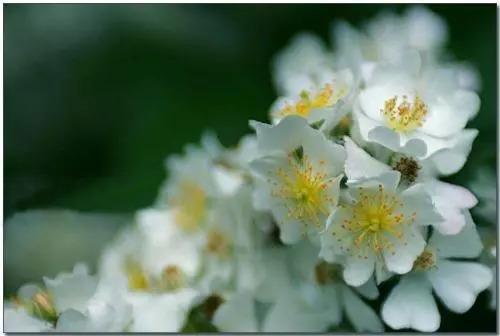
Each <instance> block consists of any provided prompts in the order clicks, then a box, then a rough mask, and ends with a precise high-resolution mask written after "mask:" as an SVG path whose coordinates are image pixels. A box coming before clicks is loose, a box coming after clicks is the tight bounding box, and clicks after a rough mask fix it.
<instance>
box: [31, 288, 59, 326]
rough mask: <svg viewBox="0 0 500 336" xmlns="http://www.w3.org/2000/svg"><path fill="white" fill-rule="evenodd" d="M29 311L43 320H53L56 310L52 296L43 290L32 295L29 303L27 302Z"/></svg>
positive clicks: (55, 318) (54, 319)
mask: <svg viewBox="0 0 500 336" xmlns="http://www.w3.org/2000/svg"><path fill="white" fill-rule="evenodd" d="M28 307H29V310H30V311H31V313H32V314H33V315H35V316H37V317H39V318H41V319H43V320H46V321H51V322H55V321H56V320H57V312H56V308H55V306H54V303H53V301H52V297H51V296H50V295H49V293H47V292H45V291H40V292H38V293H36V294H35V295H33V298H32V302H31V304H28Z"/></svg>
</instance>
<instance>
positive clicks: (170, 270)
mask: <svg viewBox="0 0 500 336" xmlns="http://www.w3.org/2000/svg"><path fill="white" fill-rule="evenodd" d="M161 287H162V289H164V290H167V291H175V290H177V289H179V288H182V287H184V274H183V272H182V270H181V269H180V268H179V267H178V266H176V265H168V266H167V267H165V269H164V270H163V272H162V274H161Z"/></svg>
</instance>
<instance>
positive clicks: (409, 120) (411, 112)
mask: <svg viewBox="0 0 500 336" xmlns="http://www.w3.org/2000/svg"><path fill="white" fill-rule="evenodd" d="M380 112H381V113H382V115H383V116H384V119H385V121H386V123H387V124H388V125H389V127H390V128H392V129H393V130H395V131H398V132H403V133H406V132H411V131H413V130H415V129H417V128H419V127H421V126H422V125H423V122H424V119H425V117H426V115H427V105H426V104H425V103H424V101H423V100H422V99H421V98H420V97H419V96H416V97H415V99H414V101H413V102H409V101H408V99H407V97H406V96H403V99H402V101H400V102H399V104H398V96H394V97H393V98H390V99H388V100H386V101H385V103H384V108H383V109H382V110H380Z"/></svg>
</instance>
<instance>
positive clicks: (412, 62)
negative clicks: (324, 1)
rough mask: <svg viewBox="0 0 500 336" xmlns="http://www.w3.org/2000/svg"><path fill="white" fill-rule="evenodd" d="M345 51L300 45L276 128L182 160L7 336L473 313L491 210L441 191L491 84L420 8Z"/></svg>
mask: <svg viewBox="0 0 500 336" xmlns="http://www.w3.org/2000/svg"><path fill="white" fill-rule="evenodd" d="M332 40H333V51H331V50H329V49H328V48H327V46H326V45H324V44H323V42H322V41H321V40H320V39H318V38H317V37H315V36H313V35H310V34H301V35H299V36H297V37H296V38H295V39H293V41H292V42H291V44H290V45H289V46H288V47H287V48H286V49H285V50H283V51H282V52H281V53H280V54H279V55H278V56H277V57H276V59H275V61H274V63H273V64H274V68H273V71H274V80H275V85H276V89H277V91H278V95H279V97H278V98H277V99H276V101H275V102H274V103H273V104H272V105H271V107H270V112H269V117H270V123H262V122H257V121H250V126H251V128H252V129H253V130H254V133H253V134H250V135H247V136H245V137H243V138H242V140H241V141H240V143H239V144H238V145H237V146H236V147H234V148H229V149H228V148H224V147H223V146H222V145H221V144H220V143H219V142H218V140H217V139H216V138H215V137H214V136H213V135H211V134H206V135H204V136H203V138H202V141H201V145H200V146H191V145H190V146H188V147H187V148H186V150H185V153H184V154H182V155H179V156H173V157H170V158H168V160H167V161H166V167H167V171H168V178H167V180H166V182H165V183H164V185H163V186H162V187H161V189H160V192H159V196H158V198H157V200H156V202H155V204H154V205H152V206H151V207H150V208H148V209H143V210H140V211H138V212H137V213H136V214H135V217H134V221H133V223H132V224H131V225H128V226H127V227H126V228H125V229H124V230H123V231H122V232H121V233H120V234H119V235H118V237H116V239H115V240H114V241H113V242H112V243H111V244H110V245H109V246H107V248H106V250H105V251H104V253H103V255H102V257H101V259H100V263H99V269H98V272H97V274H96V275H95V276H94V275H89V273H88V270H87V269H86V268H85V267H84V266H83V265H77V266H75V268H74V270H73V271H72V272H71V273H63V274H60V275H59V276H57V277H56V278H54V279H49V278H45V279H44V281H43V285H40V284H39V285H35V284H28V285H25V286H23V287H21V289H20V290H19V292H18V295H17V296H16V297H15V298H13V299H12V300H11V301H9V302H8V303H7V304H6V306H5V323H6V330H8V331H54V330H55V331H133V332H146V331H164V332H165V331H170V332H178V331H187V332H189V331H213V330H218V331H224V332H321V331H334V330H348V329H349V328H352V329H353V330H355V331H357V332H380V331H383V330H384V328H386V327H385V325H386V326H389V327H390V328H392V329H403V328H412V329H415V330H418V331H426V332H430V331H436V330H437V329H438V328H439V326H440V314H439V310H438V305H437V303H436V298H435V297H434V295H433V293H434V294H435V296H436V297H437V298H438V299H439V300H440V301H441V302H442V303H443V304H444V306H445V307H446V308H448V309H449V310H451V311H453V312H455V313H464V312H466V311H467V310H469V309H470V308H471V307H472V305H473V304H474V302H475V300H476V297H477V295H478V294H479V293H480V292H481V291H483V290H486V289H487V288H489V287H491V288H494V287H495V284H494V281H493V271H492V269H491V268H490V266H488V265H494V264H495V263H496V262H495V261H494V258H495V256H496V255H493V254H492V255H490V261H484V260H483V259H484V258H481V259H478V258H479V256H480V255H481V253H482V250H483V243H482V240H481V238H480V235H479V233H478V230H477V228H476V225H475V223H474V222H473V220H472V217H471V215H470V214H469V210H470V209H472V208H473V207H474V206H475V205H476V203H477V199H476V197H475V196H474V195H473V194H472V193H471V192H470V191H468V190H467V189H465V188H464V187H462V186H458V185H453V184H450V183H447V182H444V181H442V180H440V178H441V177H444V176H448V175H451V174H454V173H456V172H457V171H459V170H460V169H461V168H462V167H463V165H464V164H465V162H466V161H467V157H468V155H469V152H470V150H471V146H472V143H473V141H474V139H475V137H476V136H477V133H478V132H477V130H475V129H469V128H466V126H467V123H468V121H469V120H470V119H472V118H473V117H474V116H475V115H476V113H477V112H478V110H479V105H480V100H479V97H478V95H477V93H476V92H475V91H477V90H478V89H479V80H478V76H477V74H476V73H475V71H474V69H473V68H471V67H470V66H468V65H467V64H465V63H457V62H450V61H445V59H447V58H445V57H444V47H445V43H446V40H447V28H446V25H445V23H444V21H443V20H442V19H441V18H439V17H437V16H436V15H435V14H434V13H432V12H430V11H428V10H427V9H425V8H422V7H412V8H410V9H408V10H407V11H406V12H405V13H403V14H402V15H395V14H390V13H385V14H383V15H381V16H379V17H376V18H375V19H373V20H372V21H370V22H368V24H367V25H366V26H365V29H364V30H361V31H360V30H356V29H355V28H353V27H351V26H350V25H349V24H348V23H346V22H337V23H335V24H334V25H333V26H332ZM490 207H492V209H488V211H489V212H490V213H493V216H494V212H495V205H491V206H490ZM490 216H491V214H490ZM490 235H491V234H490ZM492 246H493V249H492V250H491V251H494V245H492ZM490 249H491V247H490ZM479 260H481V262H480V261H479ZM492 260H493V261H492ZM389 279H391V281H390V282H388V283H387V284H388V285H389V284H390V286H392V288H391V289H390V290H389V292H388V295H385V297H380V296H379V287H380V285H381V284H382V283H384V282H386V281H388V280H389ZM376 299H377V300H376ZM373 300H376V301H373ZM367 301H372V302H370V303H368V302H367ZM495 305H496V304H495V302H493V303H492V307H493V308H494V306H495Z"/></svg>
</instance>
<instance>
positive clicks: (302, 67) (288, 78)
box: [270, 34, 357, 129]
mask: <svg viewBox="0 0 500 336" xmlns="http://www.w3.org/2000/svg"><path fill="white" fill-rule="evenodd" d="M332 60H333V57H332V55H331V54H330V53H329V52H327V51H326V48H325V47H324V46H323V44H322V42H321V41H319V40H318V39H317V38H316V37H315V36H312V35H309V34H302V35H299V36H298V37H297V38H295V39H294V40H293V42H292V44H291V46H290V47H288V48H287V49H286V50H284V51H283V52H282V53H281V54H280V55H279V56H278V57H277V60H276V62H275V75H276V78H275V79H276V86H277V89H278V91H279V93H280V96H279V97H278V98H277V99H276V101H275V102H274V104H273V105H272V107H271V111H270V118H271V121H272V122H273V123H278V122H279V121H280V120H282V119H283V118H285V117H287V116H290V115H296V116H300V117H303V118H305V119H307V120H308V122H309V123H311V124H317V125H318V127H321V128H322V129H330V128H332V127H333V126H335V125H336V124H337V123H338V122H339V121H340V120H341V119H342V118H343V117H344V116H345V115H346V113H347V112H348V109H349V108H350V106H351V104H352V101H353V99H354V97H355V93H356V91H357V87H356V84H355V82H354V77H353V75H352V73H351V71H350V70H349V69H347V68H344V69H341V68H335V67H334V66H333V62H332Z"/></svg>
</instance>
